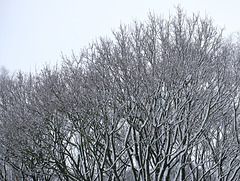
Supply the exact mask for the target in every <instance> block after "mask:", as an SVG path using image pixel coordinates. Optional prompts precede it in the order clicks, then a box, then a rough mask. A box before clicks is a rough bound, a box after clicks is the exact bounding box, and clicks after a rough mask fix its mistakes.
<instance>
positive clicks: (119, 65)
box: [0, 8, 240, 181]
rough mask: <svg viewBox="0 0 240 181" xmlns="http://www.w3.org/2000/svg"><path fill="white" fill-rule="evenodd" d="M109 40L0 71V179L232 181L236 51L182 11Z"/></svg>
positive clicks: (239, 65) (239, 69)
mask: <svg viewBox="0 0 240 181" xmlns="http://www.w3.org/2000/svg"><path fill="white" fill-rule="evenodd" d="M113 36H114V38H112V39H110V38H99V39H98V40H97V41H96V42H94V43H92V44H91V45H90V46H89V47H87V48H83V49H82V50H81V52H80V54H79V55H78V56H77V55H76V54H73V55H72V57H71V58H69V57H66V56H63V63H62V65H61V66H58V67H55V68H49V67H45V68H44V69H42V70H41V72H40V73H36V74H25V73H22V72H18V73H16V74H15V75H9V73H7V71H6V70H4V69H2V70H1V71H0V131H1V134H0V145H1V146H0V149H1V150H0V179H1V180H9V181H10V180H29V181H30V180H33V181H38V180H46V181H47V180H48V181H53V180H54V181H55V180H66V181H77V180H84V181H90V180H98V181H103V180H112V181H115V180H116V181H120V180H136V181H138V180H146V181H150V180H151V181H154V180H155V181H163V180H164V181H167V180H182V181H183V180H185V181H188V180H196V181H197V180H219V181H230V180H231V181H237V180H239V179H240V152H239V149H240V136H239V134H240V120H239V118H240V117H239V114H240V107H239V105H240V101H239V100H240V97H239V88H240V87H239V86H240V77H239V75H240V46H239V44H238V43H237V42H234V41H233V40H231V39H227V38H225V37H223V36H222V30H221V29H220V28H218V27H217V26H215V25H214V24H213V21H212V19H210V18H208V17H205V18H201V17H200V16H199V15H196V14H194V15H192V16H187V15H186V14H185V13H184V11H183V10H182V9H181V8H177V12H176V15H173V16H170V17H169V18H168V19H163V18H161V17H159V16H157V15H155V14H150V15H149V19H148V20H147V21H145V22H138V21H136V22H134V23H133V24H132V25H129V26H126V25H121V26H120V27H119V29H118V30H116V31H114V32H113Z"/></svg>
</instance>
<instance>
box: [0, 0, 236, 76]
mask: <svg viewBox="0 0 240 181" xmlns="http://www.w3.org/2000/svg"><path fill="white" fill-rule="evenodd" d="M178 4H181V6H182V7H183V8H184V9H185V10H186V11H187V13H188V14H190V15H191V13H193V12H195V13H198V12H200V13H201V14H202V15H205V14H208V15H209V16H210V17H212V18H213V19H214V20H215V24H216V25H219V26H221V27H224V26H225V27H226V30H225V32H226V33H227V34H230V33H231V32H236V31H240V21H239V18H240V10H239V7H240V1H239V0H182V1H181V0H0V67H1V66H4V67H5V68H7V69H8V70H10V71H11V72H14V71H16V70H23V71H25V72H29V71H35V69H36V68H37V69H40V68H41V67H42V66H43V65H44V64H45V62H46V63H48V64H49V63H50V65H54V64H56V62H57V61H58V62H61V52H62V53H63V54H64V55H67V56H71V52H72V50H73V51H74V52H75V53H76V54H77V53H79V52H80V49H81V48H82V47H84V46H87V45H88V44H89V43H91V42H92V40H95V39H96V38H97V37H99V36H109V35H110V34H111V31H112V29H117V28H118V26H119V24H120V23H124V24H129V23H131V22H132V21H133V20H135V19H137V20H146V19H147V15H148V12H150V11H153V12H155V13H156V14H159V15H164V16H165V17H168V15H169V12H170V13H172V14H174V13H175V8H174V6H177V5H178Z"/></svg>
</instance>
